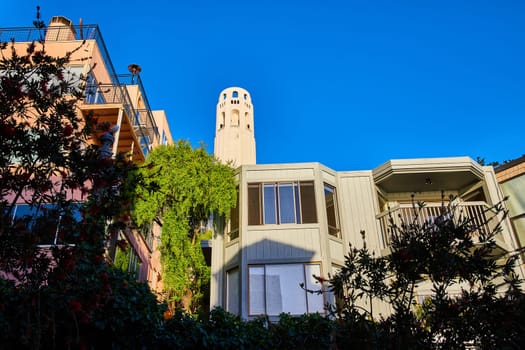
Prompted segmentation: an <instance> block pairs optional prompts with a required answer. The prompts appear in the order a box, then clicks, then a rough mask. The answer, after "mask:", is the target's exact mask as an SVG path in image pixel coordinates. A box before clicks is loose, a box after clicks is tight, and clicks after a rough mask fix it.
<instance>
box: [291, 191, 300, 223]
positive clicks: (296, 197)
mask: <svg viewBox="0 0 525 350" xmlns="http://www.w3.org/2000/svg"><path fill="white" fill-rule="evenodd" d="M293 189H294V202H295V222H296V223H298V224H300V223H301V205H300V204H299V203H300V200H301V198H299V197H300V196H299V184H298V183H294V185H293Z"/></svg>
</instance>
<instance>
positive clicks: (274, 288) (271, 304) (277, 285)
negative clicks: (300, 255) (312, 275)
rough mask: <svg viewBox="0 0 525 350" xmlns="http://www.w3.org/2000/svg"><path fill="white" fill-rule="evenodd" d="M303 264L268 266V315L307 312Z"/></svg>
mask: <svg viewBox="0 0 525 350" xmlns="http://www.w3.org/2000/svg"><path fill="white" fill-rule="evenodd" d="M301 283H304V269H303V264H282V265H267V266H266V299H267V300H266V303H267V313H268V315H278V314H279V313H281V312H289V313H291V314H293V315H299V314H303V313H305V312H306V311H307V310H306V292H305V290H304V289H302V288H301V286H300V284H301Z"/></svg>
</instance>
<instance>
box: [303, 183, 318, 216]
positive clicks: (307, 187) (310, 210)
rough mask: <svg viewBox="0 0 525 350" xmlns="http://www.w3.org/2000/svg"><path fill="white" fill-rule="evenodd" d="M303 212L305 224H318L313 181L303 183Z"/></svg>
mask: <svg viewBox="0 0 525 350" xmlns="http://www.w3.org/2000/svg"><path fill="white" fill-rule="evenodd" d="M300 185H301V212H302V222H303V223H304V224H315V223H317V209H316V207H315V192H314V183H313V181H308V182H301V183H300Z"/></svg>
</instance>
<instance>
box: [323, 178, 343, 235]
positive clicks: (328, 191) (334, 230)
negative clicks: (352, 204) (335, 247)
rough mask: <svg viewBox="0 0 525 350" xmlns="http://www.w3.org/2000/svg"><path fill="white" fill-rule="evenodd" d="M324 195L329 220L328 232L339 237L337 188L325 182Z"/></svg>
mask: <svg viewBox="0 0 525 350" xmlns="http://www.w3.org/2000/svg"><path fill="white" fill-rule="evenodd" d="M324 197H325V203H326V219H327V221H328V233H329V234H331V235H332V236H337V237H339V225H338V220H337V197H336V196H335V188H333V187H332V186H329V185H327V184H325V186H324Z"/></svg>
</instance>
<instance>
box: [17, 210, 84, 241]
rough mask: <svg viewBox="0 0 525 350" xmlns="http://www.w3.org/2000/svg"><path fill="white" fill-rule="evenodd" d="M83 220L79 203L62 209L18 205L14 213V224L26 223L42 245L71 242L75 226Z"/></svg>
mask: <svg viewBox="0 0 525 350" xmlns="http://www.w3.org/2000/svg"><path fill="white" fill-rule="evenodd" d="M81 220H82V218H81V215H80V204H79V203H74V204H72V205H71V206H64V207H62V208H60V207H59V206H57V205H55V204H40V205H33V206H32V205H29V204H16V205H15V206H14V208H13V212H12V224H13V225H14V224H15V222H18V221H21V222H24V223H25V225H27V227H28V228H30V229H31V231H32V232H33V233H36V234H38V243H39V244H41V245H47V244H64V243H66V242H68V241H69V242H71V241H72V239H71V237H70V235H73V234H74V232H75V225H76V224H77V223H78V222H80V221H81Z"/></svg>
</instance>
